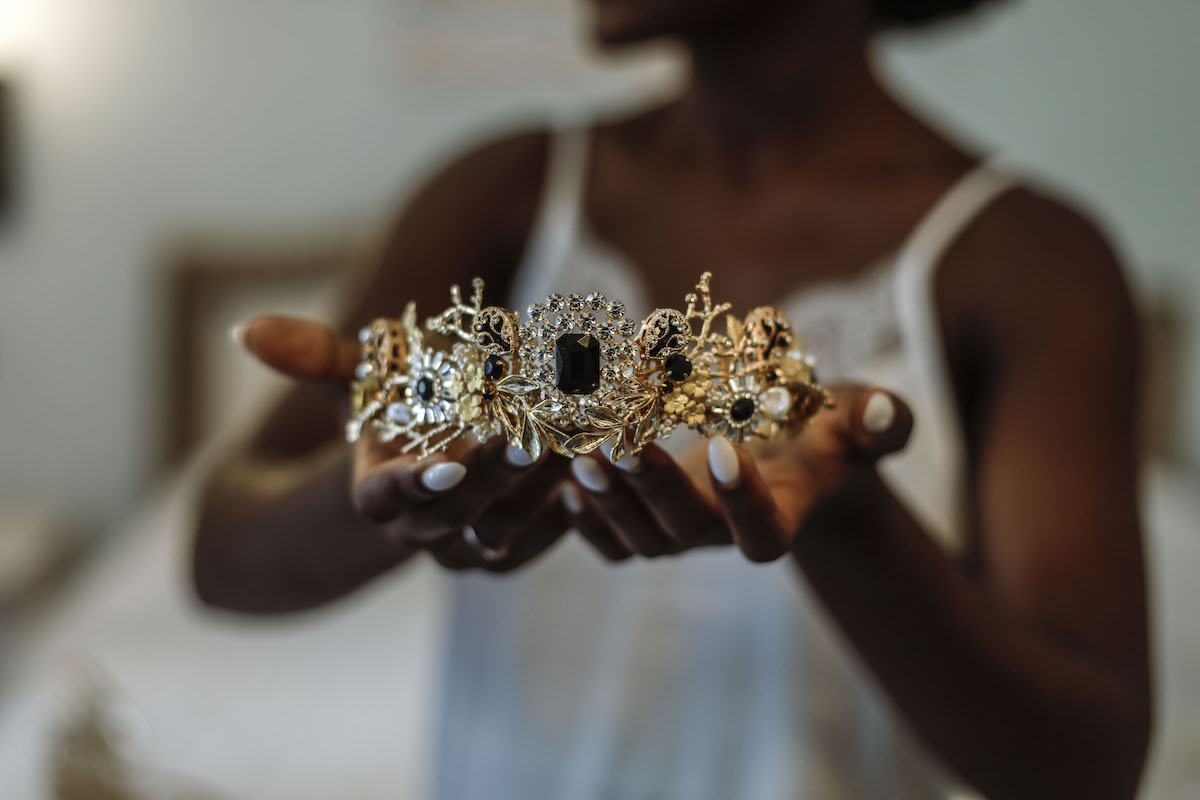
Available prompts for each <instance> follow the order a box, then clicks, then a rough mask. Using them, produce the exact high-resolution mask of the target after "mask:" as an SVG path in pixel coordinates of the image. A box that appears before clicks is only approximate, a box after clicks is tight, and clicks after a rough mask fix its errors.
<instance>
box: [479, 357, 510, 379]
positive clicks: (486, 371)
mask: <svg viewBox="0 0 1200 800" xmlns="http://www.w3.org/2000/svg"><path fill="white" fill-rule="evenodd" d="M506 366H507V365H506V364H505V363H504V359H503V358H501V357H500V356H488V359H487V361H485V362H483V376H484V377H485V378H487V379H488V380H490V381H498V380H500V379H501V378H503V377H504V368H505V367H506Z"/></svg>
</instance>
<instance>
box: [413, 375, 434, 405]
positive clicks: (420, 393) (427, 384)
mask: <svg viewBox="0 0 1200 800" xmlns="http://www.w3.org/2000/svg"><path fill="white" fill-rule="evenodd" d="M435 389H436V387H435V385H434V383H433V378H430V377H428V376H423V377H421V378H420V379H418V380H417V397H419V398H420V399H421V402H424V403H428V402H431V401H432V400H433V393H434V391H435Z"/></svg>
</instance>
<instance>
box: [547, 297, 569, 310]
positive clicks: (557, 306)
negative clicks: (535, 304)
mask: <svg viewBox="0 0 1200 800" xmlns="http://www.w3.org/2000/svg"><path fill="white" fill-rule="evenodd" d="M565 302H566V300H564V299H563V296H562V295H561V294H552V295H550V299H549V300H547V301H546V305H547V306H548V307H549V309H550V310H551V311H553V312H555V313H557V312H559V311H562V310H563V304H564V303H565Z"/></svg>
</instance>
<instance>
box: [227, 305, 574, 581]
mask: <svg viewBox="0 0 1200 800" xmlns="http://www.w3.org/2000/svg"><path fill="white" fill-rule="evenodd" d="M235 338H237V339H238V341H239V342H240V343H241V344H242V346H243V347H245V349H246V350H248V351H249V352H250V353H252V354H253V355H254V356H256V357H257V358H258V359H259V360H260V361H262V362H263V363H264V364H266V365H267V366H269V367H271V368H273V369H275V370H277V371H279V372H282V373H283V374H285V375H288V376H289V377H292V378H296V379H299V380H305V381H317V382H328V383H330V384H333V385H340V386H345V385H346V384H347V383H349V381H351V380H352V379H353V377H354V369H355V367H356V365H357V363H358V359H359V345H358V343H357V342H355V341H353V340H350V339H347V338H345V337H340V336H338V334H336V333H335V332H334V331H332V330H330V329H328V328H326V327H324V326H322V325H318V324H316V323H311V322H305V321H301V320H295V319H288V318H285V317H259V318H257V319H255V320H253V321H251V322H250V323H248V324H246V325H243V326H240V327H239V328H238V329H237V332H236V335H235ZM455 445H456V446H453V447H452V448H451V449H450V450H449V451H447V452H446V453H440V454H438V455H437V456H435V457H433V458H430V459H426V460H425V461H418V459H417V457H416V456H414V455H411V454H403V453H401V452H400V449H399V447H398V446H397V445H394V444H384V443H380V442H377V441H375V440H374V439H373V438H372V437H370V436H364V437H362V439H360V440H359V441H358V442H357V443H356V444H355V445H354V454H353V466H354V469H353V479H352V485H351V488H350V491H351V494H352V497H353V501H354V506H355V508H357V509H358V511H359V512H360V513H361V514H362V515H363V516H364V517H365V518H366V519H368V520H370V521H371V522H374V523H376V524H377V525H378V526H379V527H380V529H381V531H382V532H383V534H384V535H385V536H387V537H389V538H390V539H392V540H393V541H395V542H397V544H399V545H401V546H405V547H408V548H411V549H414V550H418V549H419V550H427V551H428V552H429V553H430V554H431V555H432V556H433V557H434V558H435V559H436V560H437V561H438V563H439V564H441V565H442V566H445V567H448V568H451V569H469V568H481V569H486V570H488V571H493V572H503V571H507V570H511V569H515V568H517V567H519V566H521V565H523V564H525V563H526V562H528V561H530V560H531V559H533V558H534V557H536V556H537V555H539V554H540V553H542V552H543V551H544V550H546V549H547V548H549V547H550V546H551V545H553V544H554V543H555V542H556V541H557V540H558V539H559V537H561V536H562V535H563V533H565V532H566V531H567V529H568V527H569V526H568V522H567V515H566V512H565V510H564V506H563V504H562V503H561V502H558V499H559V498H558V492H559V490H560V487H561V486H562V483H563V478H564V477H565V476H566V474H567V467H568V462H567V460H566V459H564V458H562V457H560V456H556V455H553V454H551V455H547V456H545V457H543V458H542V459H540V460H539V461H537V462H531V461H530V459H529V457H528V456H527V455H526V454H525V453H524V452H523V451H521V450H518V449H515V448H510V447H509V446H508V445H507V444H506V443H505V442H504V441H503V440H502V439H494V440H492V441H490V442H488V443H486V444H483V445H468V444H464V443H455Z"/></svg>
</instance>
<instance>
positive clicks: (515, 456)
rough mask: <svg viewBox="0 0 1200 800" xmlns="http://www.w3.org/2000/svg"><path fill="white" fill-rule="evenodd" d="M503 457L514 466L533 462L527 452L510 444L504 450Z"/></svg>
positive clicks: (522, 465) (524, 465)
mask: <svg viewBox="0 0 1200 800" xmlns="http://www.w3.org/2000/svg"><path fill="white" fill-rule="evenodd" d="M504 458H505V460H506V461H508V463H509V464H512V465H513V466H514V467H528V466H529V465H530V464H532V463H533V459H532V458H530V457H529V453H526V452H525V451H524V450H522V449H521V448H519V447H513V446H512V445H511V444H510V445H509V446H508V449H506V450H505V451H504Z"/></svg>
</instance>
